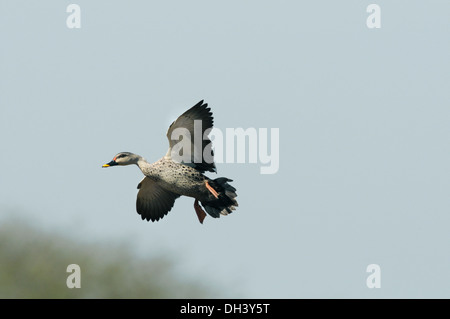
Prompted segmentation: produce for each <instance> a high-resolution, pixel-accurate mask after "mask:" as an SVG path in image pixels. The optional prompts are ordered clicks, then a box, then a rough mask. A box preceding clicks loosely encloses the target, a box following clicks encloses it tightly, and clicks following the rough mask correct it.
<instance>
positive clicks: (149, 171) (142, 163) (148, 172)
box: [136, 156, 153, 176]
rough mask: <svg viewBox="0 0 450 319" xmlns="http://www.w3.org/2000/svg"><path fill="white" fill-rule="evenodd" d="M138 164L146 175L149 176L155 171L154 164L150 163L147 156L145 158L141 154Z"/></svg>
mask: <svg viewBox="0 0 450 319" xmlns="http://www.w3.org/2000/svg"><path fill="white" fill-rule="evenodd" d="M136 165H137V166H138V167H139V169H140V170H141V172H142V173H143V174H144V175H146V176H149V175H151V174H152V171H153V167H152V166H153V165H152V164H150V163H149V162H147V161H146V160H145V158H143V157H142V156H139V159H138V161H137V162H136Z"/></svg>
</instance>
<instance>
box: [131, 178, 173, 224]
mask: <svg viewBox="0 0 450 319" xmlns="http://www.w3.org/2000/svg"><path fill="white" fill-rule="evenodd" d="M137 188H138V189H139V192H138V195H137V200H136V210H137V212H138V214H139V215H141V218H142V219H146V220H147V221H149V220H151V221H152V222H154V221H157V220H159V219H161V218H163V217H164V216H165V215H167V213H168V212H170V210H171V209H172V207H173V204H174V203H175V200H176V199H177V198H178V197H180V195H178V194H175V193H172V192H170V191H167V190H165V189H163V188H161V187H160V186H159V185H158V184H157V183H156V182H155V181H153V180H151V179H150V178H148V177H144V179H143V180H142V181H141V182H140V183H139V185H138V187H137Z"/></svg>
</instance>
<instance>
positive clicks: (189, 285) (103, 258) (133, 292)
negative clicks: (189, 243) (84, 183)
mask: <svg viewBox="0 0 450 319" xmlns="http://www.w3.org/2000/svg"><path fill="white" fill-rule="evenodd" d="M128 251H129V250H128V249H126V247H124V246H120V245H108V247H102V246H93V245H83V244H80V243H77V242H73V241H72V240H69V239H67V238H62V237H61V236H57V235H52V234H47V233H44V232H42V231H38V230H36V229H33V228H31V227H30V226H26V225H23V223H17V222H14V223H13V222H8V223H3V224H2V225H1V226H0V298H208V297H211V294H210V293H211V291H209V290H208V289H207V288H206V287H201V286H199V285H198V284H196V283H193V282H187V281H184V280H181V279H180V278H177V277H176V276H175V275H174V271H173V265H174V264H173V263H172V262H171V260H170V259H168V258H166V257H157V258H142V257H138V256H135V255H134V254H132V253H129V252H128ZM70 264H78V265H79V266H80V268H81V288H72V289H69V288H68V287H67V285H66V280H67V277H68V276H69V275H70V274H71V273H68V272H66V269H67V266H68V265H70Z"/></svg>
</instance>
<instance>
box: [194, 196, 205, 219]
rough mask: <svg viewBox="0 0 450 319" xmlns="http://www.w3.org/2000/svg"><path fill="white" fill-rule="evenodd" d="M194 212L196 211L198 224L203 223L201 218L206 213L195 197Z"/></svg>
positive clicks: (203, 217)
mask: <svg viewBox="0 0 450 319" xmlns="http://www.w3.org/2000/svg"><path fill="white" fill-rule="evenodd" d="M194 208H195V212H196V213H197V217H198V221H199V222H200V224H203V220H204V219H205V217H206V213H205V211H204V210H203V208H202V207H201V206H200V205H199V204H198V200H197V199H196V200H195V202H194Z"/></svg>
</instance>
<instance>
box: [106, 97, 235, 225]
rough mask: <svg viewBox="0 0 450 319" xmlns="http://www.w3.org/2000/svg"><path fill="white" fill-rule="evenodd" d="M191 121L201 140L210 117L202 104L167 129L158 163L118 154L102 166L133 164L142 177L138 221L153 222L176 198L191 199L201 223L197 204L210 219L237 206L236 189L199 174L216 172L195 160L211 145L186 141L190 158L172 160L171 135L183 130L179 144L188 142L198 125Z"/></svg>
mask: <svg viewBox="0 0 450 319" xmlns="http://www.w3.org/2000/svg"><path fill="white" fill-rule="evenodd" d="M194 121H201V124H202V125H201V126H200V127H201V128H202V131H201V133H202V136H203V134H204V132H205V131H206V129H209V128H212V124H213V118H212V113H211V112H210V109H209V108H207V104H203V101H200V102H199V103H197V104H196V105H194V106H193V107H192V108H190V109H189V110H188V111H186V112H185V113H183V114H182V115H181V116H180V117H179V118H178V119H177V120H176V121H175V122H173V123H172V125H171V126H170V127H169V130H168V132H167V137H168V138H169V144H170V148H169V151H168V152H167V154H166V155H165V156H164V157H163V158H161V159H160V160H158V161H156V162H154V163H148V162H147V161H146V160H145V159H144V158H143V157H142V156H140V155H136V154H133V153H129V152H122V153H119V154H117V155H116V156H115V157H114V159H113V160H112V161H111V162H109V163H108V164H105V165H103V167H109V166H115V165H130V164H136V165H137V166H138V167H139V168H140V170H141V171H142V173H143V174H144V175H145V177H144V179H143V180H142V181H141V182H140V183H139V185H138V189H139V192H138V196H137V201H136V210H137V212H138V213H139V214H140V215H141V217H142V219H146V220H152V221H157V220H159V219H160V218H163V217H164V215H166V214H167V213H168V212H169V211H170V210H171V208H172V207H173V204H174V202H175V200H176V199H177V198H178V197H180V196H188V197H193V198H195V203H194V208H195V211H196V213H197V215H198V218H199V220H200V222H201V223H203V219H204V218H205V216H206V213H205V212H204V211H203V209H202V208H201V207H200V205H199V204H198V202H199V201H200V202H201V203H202V206H203V207H204V208H205V209H206V211H207V212H208V214H209V215H211V216H212V217H219V216H220V215H227V214H229V213H231V212H232V211H233V210H234V209H235V208H236V207H237V206H238V204H237V201H236V199H235V198H236V196H237V195H236V189H235V188H234V187H232V186H231V185H229V184H228V182H229V181H231V180H230V179H228V178H224V177H221V178H216V179H214V180H212V179H210V178H208V177H207V176H205V175H204V174H203V173H204V172H205V171H211V172H215V171H216V167H215V164H214V161H211V160H209V161H206V160H205V159H203V158H200V160H199V157H198V154H199V151H201V153H200V154H201V155H203V153H204V149H205V147H207V146H208V144H209V143H210V142H211V141H210V140H209V139H208V138H206V139H205V138H203V140H202V141H200V142H201V145H200V146H199V145H194V143H193V141H192V139H190V140H189V143H190V144H188V146H189V149H188V153H189V151H190V150H192V152H191V153H189V154H192V156H191V157H190V158H189V161H187V162H186V161H185V158H183V160H180V158H178V157H177V154H175V155H174V156H173V154H172V153H174V152H173V148H174V146H175V142H174V140H173V139H172V135H173V133H175V132H176V130H177V129H184V130H185V132H187V134H186V135H183V140H184V139H187V137H189V138H191V137H192V136H193V135H194V134H195V132H194V128H195V129H197V128H198V125H197V124H198V123H196V124H194ZM197 133H198V132H197ZM178 137H179V136H178ZM209 147H210V146H209ZM196 150H197V152H196ZM184 151H186V150H184ZM210 154H211V157H213V153H212V152H210ZM209 159H211V158H209Z"/></svg>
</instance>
